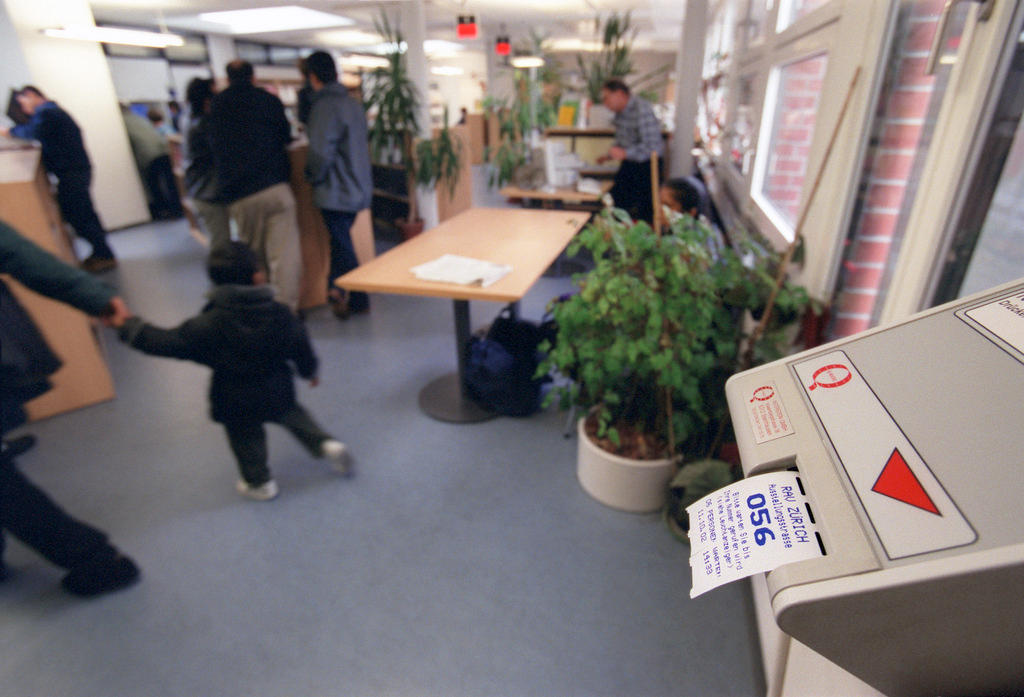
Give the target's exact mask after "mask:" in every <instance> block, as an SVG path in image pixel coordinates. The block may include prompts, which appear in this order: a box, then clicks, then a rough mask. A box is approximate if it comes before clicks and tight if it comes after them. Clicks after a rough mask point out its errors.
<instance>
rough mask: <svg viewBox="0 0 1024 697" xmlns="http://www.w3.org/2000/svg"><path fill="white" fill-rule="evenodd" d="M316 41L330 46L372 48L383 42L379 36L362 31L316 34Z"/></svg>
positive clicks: (352, 30) (336, 31) (348, 30)
mask: <svg viewBox="0 0 1024 697" xmlns="http://www.w3.org/2000/svg"><path fill="white" fill-rule="evenodd" d="M316 40H317V41H319V42H322V43H325V44H330V45H331V46H373V45H374V44H379V43H380V42H381V41H383V38H382V37H381V35H380V34H375V33H373V32H369V31H363V30H362V29H337V30H334V31H320V32H317V33H316Z"/></svg>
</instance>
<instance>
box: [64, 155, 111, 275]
mask: <svg viewBox="0 0 1024 697" xmlns="http://www.w3.org/2000/svg"><path fill="white" fill-rule="evenodd" d="M91 181H92V170H88V169H87V170H81V171H75V172H65V173H64V174H62V175H60V176H59V177H58V179H57V205H58V206H59V207H60V214H61V215H62V216H64V220H66V221H67V222H68V224H70V225H71V227H73V228H74V229H75V234H76V235H78V236H79V237H81V238H82V239H83V240H85V241H86V242H88V243H89V244H91V245H92V253H93V254H94V255H95V256H97V257H101V258H104V259H111V258H113V256H114V252H113V250H111V249H110V247H109V246H107V232H106V230H104V229H103V224H102V223H101V222H100V218H99V216H98V215H96V209H95V208H93V205H92V195H91V194H90V193H89V184H90V183H91Z"/></svg>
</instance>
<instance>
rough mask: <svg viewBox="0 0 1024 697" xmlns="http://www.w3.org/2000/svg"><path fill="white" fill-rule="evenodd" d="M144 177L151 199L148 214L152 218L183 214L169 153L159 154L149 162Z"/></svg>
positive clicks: (178, 216) (177, 216)
mask: <svg viewBox="0 0 1024 697" xmlns="http://www.w3.org/2000/svg"><path fill="white" fill-rule="evenodd" d="M145 178H146V189H148V190H149V196H150V199H151V202H150V204H149V214H150V215H151V216H152V217H153V219H154V220H163V219H167V218H180V217H182V216H183V215H185V209H184V208H183V207H182V205H181V196H179V195H178V182H177V181H176V180H175V178H174V169H173V168H172V167H171V158H170V156H169V155H161V156H160V157H158V158H156V159H155V160H153V161H152V162H151V163H149V166H148V167H147V168H146V177H145Z"/></svg>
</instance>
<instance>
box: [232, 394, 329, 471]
mask: <svg viewBox="0 0 1024 697" xmlns="http://www.w3.org/2000/svg"><path fill="white" fill-rule="evenodd" d="M271 421H272V422H274V423H278V424H281V425H282V426H284V427H285V428H286V429H288V430H289V431H290V432H291V434H292V435H293V436H295V437H296V438H297V439H298V441H299V442H300V443H302V445H303V446H304V447H305V448H306V450H308V451H309V452H310V454H311V455H314V456H316V457H320V445H321V444H322V443H323V442H324V441H325V440H327V439H329V438H330V437H331V436H330V434H328V433H326V432H325V431H324V430H323V429H322V428H320V425H319V424H317V423H316V422H315V421H314V420H313V417H311V416H310V415H309V413H308V412H307V411H306V410H305V409H303V408H302V407H301V406H299V405H298V404H296V405H295V406H293V407H292V408H291V409H289V410H288V411H287V412H285V413H284V414H282V415H281V417H280V418H277V419H272V420H271ZM224 428H225V430H227V432H228V442H229V443H230V444H231V451H232V452H233V453H234V454H235V459H236V460H238V471H239V473H240V474H241V475H242V479H244V480H245V481H246V483H247V484H249V485H250V486H259V485H261V484H264V483H266V482H267V480H269V479H270V469H269V468H268V467H267V434H266V431H264V429H263V422H262V421H245V420H240V421H232V422H225V424H224Z"/></svg>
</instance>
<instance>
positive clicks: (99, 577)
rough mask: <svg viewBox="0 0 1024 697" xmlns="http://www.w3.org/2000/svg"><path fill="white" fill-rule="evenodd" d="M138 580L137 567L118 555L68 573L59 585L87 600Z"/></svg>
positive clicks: (88, 563)
mask: <svg viewBox="0 0 1024 697" xmlns="http://www.w3.org/2000/svg"><path fill="white" fill-rule="evenodd" d="M138 579H139V567H137V566H135V562H133V561H132V560H131V559H129V558H128V557H126V556H123V555H121V554H120V553H115V554H114V556H113V557H107V556H104V557H102V558H101V559H94V560H92V561H89V562H86V563H85V564H81V565H79V566H76V567H74V568H73V569H71V570H70V571H68V573H67V575H66V576H64V578H63V579H61V582H60V585H61V586H63V587H64V590H66V591H67V592H68V593H71V594H72V595H77V596H81V597H83V598H88V597H91V596H94V595H100V594H101V593H109V592H111V591H116V590H119V589H121V588H125V587H126V586H130V585H131V584H133V583H135V582H136V581H137V580H138Z"/></svg>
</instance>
